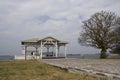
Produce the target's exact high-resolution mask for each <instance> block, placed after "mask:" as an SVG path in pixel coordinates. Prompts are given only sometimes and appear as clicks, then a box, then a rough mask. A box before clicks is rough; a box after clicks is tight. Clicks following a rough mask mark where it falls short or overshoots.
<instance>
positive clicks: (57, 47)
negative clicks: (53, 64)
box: [55, 42, 58, 57]
mask: <svg viewBox="0 0 120 80" xmlns="http://www.w3.org/2000/svg"><path fill="white" fill-rule="evenodd" d="M55 56H56V57H58V44H57V42H56V55H55Z"/></svg>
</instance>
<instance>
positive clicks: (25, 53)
mask: <svg viewBox="0 0 120 80" xmlns="http://www.w3.org/2000/svg"><path fill="white" fill-rule="evenodd" d="M25 60H27V46H26V45H25Z"/></svg>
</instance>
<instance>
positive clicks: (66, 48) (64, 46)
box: [64, 45, 67, 58]
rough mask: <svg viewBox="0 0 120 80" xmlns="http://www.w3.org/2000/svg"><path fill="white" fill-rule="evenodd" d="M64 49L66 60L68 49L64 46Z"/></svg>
mask: <svg viewBox="0 0 120 80" xmlns="http://www.w3.org/2000/svg"><path fill="white" fill-rule="evenodd" d="M64 47H65V58H66V54H67V47H66V45H64Z"/></svg>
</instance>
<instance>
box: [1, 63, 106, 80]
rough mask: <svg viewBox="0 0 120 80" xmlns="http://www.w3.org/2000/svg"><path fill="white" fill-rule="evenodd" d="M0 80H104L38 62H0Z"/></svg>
mask: <svg viewBox="0 0 120 80" xmlns="http://www.w3.org/2000/svg"><path fill="white" fill-rule="evenodd" d="M0 80H105V79H101V78H97V77H94V76H88V75H83V74H76V73H69V72H67V71H64V70H61V69H60V68H57V67H54V66H51V65H48V64H45V63H42V62H40V61H0Z"/></svg>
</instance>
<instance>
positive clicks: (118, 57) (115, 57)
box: [108, 56, 120, 59]
mask: <svg viewBox="0 0 120 80" xmlns="http://www.w3.org/2000/svg"><path fill="white" fill-rule="evenodd" d="M108 59H120V56H110V57H108Z"/></svg>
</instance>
